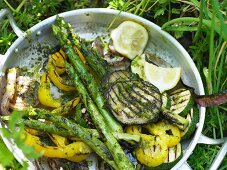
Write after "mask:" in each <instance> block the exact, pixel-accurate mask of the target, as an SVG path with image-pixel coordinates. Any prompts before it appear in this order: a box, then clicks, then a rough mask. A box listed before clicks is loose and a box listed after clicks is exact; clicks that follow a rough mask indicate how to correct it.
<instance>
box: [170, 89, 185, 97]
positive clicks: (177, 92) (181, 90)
mask: <svg viewBox="0 0 227 170" xmlns="http://www.w3.org/2000/svg"><path fill="white" fill-rule="evenodd" d="M183 91H187V90H186V89H179V90H176V91H175V92H172V93H171V96H173V95H175V94H179V93H181V92H183Z"/></svg>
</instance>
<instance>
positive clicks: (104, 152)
mask: <svg viewBox="0 0 227 170" xmlns="http://www.w3.org/2000/svg"><path fill="white" fill-rule="evenodd" d="M23 112H25V115H28V116H30V117H34V116H35V117H37V118H41V119H45V120H49V121H51V122H53V123H54V124H55V125H56V126H58V127H61V129H59V130H58V131H59V133H63V132H64V130H63V131H62V132H60V130H62V128H63V129H67V131H68V133H69V134H72V135H73V136H77V137H79V138H80V139H81V140H82V141H83V142H84V143H86V144H87V145H88V146H89V147H91V148H92V149H93V150H94V151H95V152H96V153H97V154H98V155H99V156H100V157H101V158H102V159H103V160H104V161H106V162H107V163H108V164H109V165H111V166H112V167H113V168H114V169H118V166H117V164H116V163H115V162H114V161H113V157H112V155H111V153H110V151H109V149H108V148H107V146H106V145H105V144H104V143H103V142H102V141H101V140H100V139H98V138H97V137H94V136H92V135H91V133H90V132H89V131H88V130H87V129H86V128H84V127H82V126H80V125H78V124H75V123H73V122H72V121H71V120H69V119H67V118H65V117H62V116H57V115H54V114H51V113H48V111H46V110H43V109H36V108H28V109H26V110H24V111H23ZM28 124H29V122H28V121H27V125H28ZM30 125H31V124H30ZM37 126H38V125H37ZM51 129H52V130H54V128H53V126H52V127H51ZM54 131H56V130H54Z"/></svg>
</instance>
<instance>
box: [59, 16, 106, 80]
mask: <svg viewBox="0 0 227 170" xmlns="http://www.w3.org/2000/svg"><path fill="white" fill-rule="evenodd" d="M56 25H57V26H59V27H60V28H61V30H62V32H64V33H65V34H66V36H67V39H69V40H70V41H71V43H72V44H73V45H75V46H76V47H77V48H78V49H79V50H80V51H81V52H82V54H83V55H84V57H85V59H86V61H87V63H88V65H89V66H90V67H91V68H92V69H93V70H94V71H95V73H96V74H97V76H98V77H99V79H100V80H101V79H102V78H103V77H104V75H105V74H106V73H107V72H108V71H110V67H109V65H108V64H107V62H106V61H105V60H104V59H103V58H102V57H100V56H99V55H98V54H97V52H96V51H94V50H93V49H92V48H91V47H90V46H88V45H87V44H86V42H85V41H84V40H83V39H81V38H80V37H79V36H78V35H77V34H76V32H75V30H74V29H73V28H72V26H71V25H70V24H69V23H67V22H65V21H64V19H63V18H61V17H59V16H57V17H56Z"/></svg>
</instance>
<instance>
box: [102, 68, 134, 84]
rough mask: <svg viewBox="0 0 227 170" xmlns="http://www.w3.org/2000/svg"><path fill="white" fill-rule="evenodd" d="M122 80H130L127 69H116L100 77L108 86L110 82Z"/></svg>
mask: <svg viewBox="0 0 227 170" xmlns="http://www.w3.org/2000/svg"><path fill="white" fill-rule="evenodd" d="M124 80H130V72H129V71H127V70H117V71H113V72H111V73H108V74H107V75H105V76H104V78H103V79H102V84H104V86H106V87H108V86H109V85H110V84H112V83H115V82H117V81H124Z"/></svg>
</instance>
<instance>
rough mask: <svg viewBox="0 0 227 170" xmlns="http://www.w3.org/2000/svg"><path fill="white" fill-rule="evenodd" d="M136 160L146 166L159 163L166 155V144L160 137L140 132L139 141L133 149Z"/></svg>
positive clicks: (153, 165) (154, 165)
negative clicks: (137, 145)
mask: <svg viewBox="0 0 227 170" xmlns="http://www.w3.org/2000/svg"><path fill="white" fill-rule="evenodd" d="M135 154H136V158H137V160H138V161H139V162H140V163H142V164H143V165H146V166H148V167H156V166H159V165H161V164H162V163H163V162H164V161H165V159H166V158H167V155H168V147H167V144H166V143H165V142H164V141H163V140H161V139H160V137H156V136H151V135H145V134H141V143H140V145H139V147H138V148H137V149H136V150H135Z"/></svg>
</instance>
